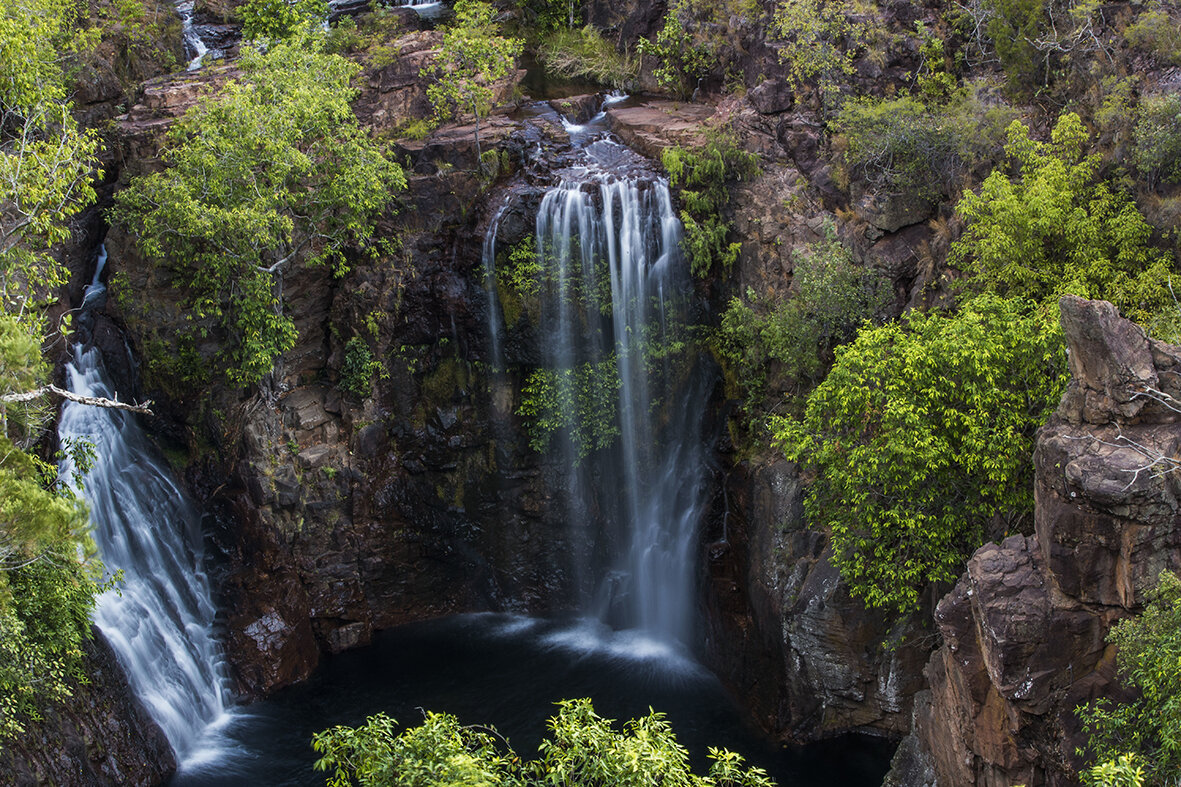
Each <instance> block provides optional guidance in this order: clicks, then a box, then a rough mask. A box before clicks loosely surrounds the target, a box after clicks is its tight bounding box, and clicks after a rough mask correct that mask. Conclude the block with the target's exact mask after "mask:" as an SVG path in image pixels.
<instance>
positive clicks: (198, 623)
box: [58, 250, 231, 765]
mask: <svg viewBox="0 0 1181 787" xmlns="http://www.w3.org/2000/svg"><path fill="white" fill-rule="evenodd" d="M105 259H106V252H105V250H104V251H102V252H101V253H100V258H99V263H100V267H99V271H98V272H96V274H95V277H94V281H93V282H92V284H91V285H90V286H89V287H88V288H87V291H86V294H85V297H84V299H83V309H84V310H86V309H87V308H92V307H94V306H96V305H99V304H100V303H101V301H102V299H103V297H104V292H103V285H102V284H100V283H99V274H100V273H101V264H102V262H104V261H105ZM67 378H68V386H69V390H71V391H72V392H74V393H77V394H81V395H84V396H96V397H107V398H113V397H114V390H113V386H112V385H111V383H110V380H109V378H108V377H107V374H106V372H105V370H104V368H103V361H102V354H101V352H100V351H99V350H98V349H96V348H93V347H92V348H89V349H86V348H84V347H83V346H82V345H81V344H78V345H75V347H74V358H73V360H72V361H71V362H70V364H69V366H68V367H67ZM58 434H59V435H60V437H61V439H62V441H63V444H65V443H67V441H72V440H87V441H90V442H91V443H92V444H93V445H94V449H95V457H96V458H95V460H94V462H93V464H92V466H91V467H90V468H89V470H88V471H87V472H85V473H84V474H83V481H82V489H81V493H82V496H83V497H84V499H85V500H86V503H87V505H88V506H89V508H90V518H91V523H92V525H93V529H94V539H95V542H96V543H97V545H98V548H99V554H100V555H101V557H102V559H103V563H104V564H105V565H106V567H107V569H108V570H109V571H112V572H113V571H116V570H120V571H122V572H123V581H122V582H121V583H120V585H119V587H118V589H117V590H113V591H109V592H107V593H105V594H103V595H102V597H100V598H99V600H98V607H97V610H96V611H95V623H96V624H97V625H98V627H99V628H100V629H101V630H102V632H103V634H104V635H105V636H106V638H107V639H108V640H109V641H110V643H111V646H112V647H113V648H114V650H115V652H116V654H117V656H118V658H119V663H120V664H121V665H122V666H123V668H124V670H125V672H126V673H127V677H128V681H129V682H130V684H131V687H132V690H133V691H134V692H135V694H136V696H138V697H139V699H140V700H141V701H142V702H143V703H144V706H145V707H146V708H147V709H148V712H149V713H150V714H151V716H152V718H153V719H154V720H155V721H156V723H157V724H159V725H160V728H161V729H162V730H163V731H164V734H165V735H166V736H167V738H168V742H169V743H170V744H171V745H172V748H173V750H174V751H175V752H176V754H177V759H178V760H179V761H181V762H182V764H185V765H190V764H194V762H195V761H197V760H200V759H202V758H203V757H204V756H210V757H214V756H216V754H217V750H216V749H215V748H210V745H209V741H208V736H207V732H208V731H209V729H210V728H211V727H212V726H213V725H218V726H220V724H221V723H224V722H226V721H228V720H229V718H230V717H231V714H230V710H229V708H230V694H229V689H228V684H227V681H226V676H225V670H224V665H223V661H222V656H221V652H220V649H219V647H218V644H217V642H216V640H215V638H214V636H213V619H214V613H215V609H214V606H213V603H212V600H211V593H210V586H209V580H208V577H207V576H206V573H205V570H204V568H203V548H202V536H201V513H200V511H199V510H198V509H197V507H196V505H195V504H194V503H193V502H192V501H191V500H190V499H189V497H188V496H187V495H186V494H185V492H184V491H183V490H182V489H181V488H180V487H179V486H178V485H177V484H176V482H175V481H173V479H172V476H171V473H170V472H169V471H168V469H167V467H166V465H165V464H164V463H163V461H162V460H161V459H160V458H158V456H157V453H156V451H155V449H154V448H153V446H152V445H151V443H150V442H149V440H148V438H147V435H146V434H145V433H144V432H143V430H142V429H141V428H140V426H139V424H138V423H137V422H136V420H135V416H134V415H133V414H130V413H127V412H123V411H119V410H114V409H107V408H99V407H91V406H87V405H83V404H78V403H74V402H67V403H66V404H65V406H64V407H63V409H62V414H61V419H60V421H59V425H58ZM74 471H75V467H74V465H73V462H72V461H71V460H70V459H68V458H67V459H66V460H64V461H63V462H62V466H61V468H60V472H61V475H62V477H63V478H65V479H72V478H73V477H74Z"/></svg>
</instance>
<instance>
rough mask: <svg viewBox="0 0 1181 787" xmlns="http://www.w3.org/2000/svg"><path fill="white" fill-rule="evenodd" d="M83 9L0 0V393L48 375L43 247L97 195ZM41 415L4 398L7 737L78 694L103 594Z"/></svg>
mask: <svg viewBox="0 0 1181 787" xmlns="http://www.w3.org/2000/svg"><path fill="white" fill-rule="evenodd" d="M84 12H85V6H83V5H80V4H77V3H75V2H72V0H13V1H12V2H6V3H4V4H0V63H3V64H4V67H0V118H2V119H3V122H2V123H0V397H7V396H9V395H12V394H27V393H30V392H32V391H36V390H37V388H38V386H40V385H41V384H42V383H43V382H44V380H45V377H46V371H47V370H46V365H45V363H44V361H43V359H42V355H41V347H42V343H43V341H44V336H43V333H44V325H43V323H42V320H41V315H40V312H39V310H38V309H37V308H35V307H36V306H37V305H38V303H37V302H38V299H39V298H38V296H39V295H42V294H50V293H52V292H53V290H55V289H56V288H57V287H58V286H59V285H61V284H62V283H63V281H64V280H65V271H64V269H63V268H62V266H61V265H59V264H58V263H57V262H56V261H55V260H54V259H53V258H52V257H51V256H50V255H49V254H48V253H47V252H48V250H49V247H50V246H52V245H53V244H55V243H59V242H61V241H64V240H66V239H67V238H68V237H69V235H70V230H69V226H68V223H67V222H68V220H69V219H70V217H71V216H72V215H73V214H74V213H76V212H77V211H79V210H81V209H82V208H84V207H86V206H87V205H89V204H91V203H92V202H93V201H94V198H95V192H94V189H93V187H92V185H91V178H92V177H94V176H95V175H96V172H95V167H96V163H97V157H98V152H99V145H98V141H97V138H96V136H95V135H94V134H93V133H91V132H89V131H82V130H80V129H79V128H78V126H77V124H76V123H75V121H74V119H73V117H72V116H71V114H70V111H71V106H70V104H69V103H67V102H66V97H67V93H68V87H67V85H68V81H69V75H70V71H71V70H72V68H73V66H74V63H75V61H76V58H77V57H78V55H80V54H81V53H83V52H84V51H86V50H87V49H88V48H89V47H90V46H91V44H93V43H94V41H95V37H94V35H93V32H92V31H89V30H86V29H85V28H84V27H83V25H82V23H83V21H84V17H83V13H84ZM18 66H19V67H18ZM47 410H48V408H47V407H46V406H45V405H44V403H43V402H41V401H39V400H37V399H34V400H32V401H28V402H18V401H10V402H5V401H3V400H2V399H0V740H2V739H5V738H8V737H10V736H12V735H15V734H17V733H19V732H21V731H22V730H23V729H24V727H25V724H26V723H27V721H28V720H30V719H34V720H35V719H37V718H38V717H39V709H40V708H42V707H44V705H45V704H46V703H48V702H52V701H55V700H60V699H63V698H65V697H68V696H69V695H70V687H71V684H72V683H73V682H74V681H75V680H77V679H79V678H80V677H81V676H80V673H79V669H80V665H81V658H82V651H81V647H82V642H83V641H84V640H85V639H86V638H88V637H89V636H90V612H91V610H92V608H93V606H94V598H95V596H96V595H97V594H98V593H99V592H100V590H101V588H100V586H99V585H98V584H97V583H96V581H95V577H96V576H98V574H99V573H101V571H102V566H101V565H100V564H99V563H98V561H97V560H95V559H93V544H92V543H91V541H90V537H89V533H88V530H87V528H88V522H87V516H86V510H85V507H84V506H83V505H82V504H81V503H80V502H79V501H78V500H76V499H75V498H74V497H73V495H72V494H71V493H70V491H69V489H68V487H65V486H64V485H62V484H60V483H58V480H57V468H56V467H55V466H54V465H53V464H52V463H50V462H46V461H44V460H42V459H40V458H39V457H37V456H36V455H34V454H33V453H32V452H31V450H30V449H31V447H32V446H33V445H34V443H36V441H37V440H38V439H39V438H40V436H41V434H42V428H43V425H44V422H45V418H46V416H47Z"/></svg>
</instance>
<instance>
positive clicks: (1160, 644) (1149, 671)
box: [1075, 571, 1181, 787]
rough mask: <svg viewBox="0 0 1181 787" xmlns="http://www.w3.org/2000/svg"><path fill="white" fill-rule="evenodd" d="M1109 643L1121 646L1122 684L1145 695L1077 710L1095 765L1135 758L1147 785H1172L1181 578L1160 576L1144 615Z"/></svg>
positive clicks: (1179, 718) (1180, 754) (1176, 760)
mask: <svg viewBox="0 0 1181 787" xmlns="http://www.w3.org/2000/svg"><path fill="white" fill-rule="evenodd" d="M1107 641H1108V642H1111V643H1114V644H1115V645H1116V648H1117V650H1116V664H1117V666H1118V668H1119V676H1120V679H1121V681H1122V682H1123V683H1124V684H1125V685H1126V686H1128V687H1129V688H1132V689H1135V690H1136V691H1138V692H1139V694H1140V696H1139V698H1138V699H1136V700H1133V701H1132V702H1129V703H1127V704H1122V705H1120V704H1116V703H1113V702H1111V701H1110V700H1107V699H1101V700H1098V701H1095V702H1092V703H1089V704H1087V705H1084V706H1081V707H1079V708H1078V709H1077V710H1076V711H1075V712H1076V713H1077V715H1078V717H1079V719H1080V720H1081V721H1082V724H1083V729H1084V731H1085V732H1086V733H1087V735H1088V737H1089V740H1088V745H1087V750H1088V752H1089V753H1090V754H1091V756H1092V757H1093V759H1094V760H1095V761H1098V762H1100V763H1107V762H1110V761H1114V762H1115V763H1116V765H1117V766H1118V765H1119V761H1120V760H1122V759H1123V755H1128V754H1134V755H1135V762H1136V764H1137V766H1143V769H1144V771H1145V773H1146V775H1145V777H1144V783H1145V784H1149V785H1153V787H1157V785H1161V786H1162V787H1163V785H1168V784H1173V783H1174V779H1175V777H1176V775H1177V774H1178V773H1181V670H1178V669H1177V665H1178V663H1181V579H1178V578H1177V576H1176V575H1175V574H1173V573H1171V572H1168V571H1164V572H1161V575H1160V580H1159V582H1158V584H1157V586H1156V588H1155V589H1153V590H1152V591H1151V592H1150V593H1149V594H1148V596H1147V603H1146V604H1145V607H1144V612H1143V613H1141V614H1140V615H1138V616H1136V617H1131V618H1125V619H1124V620H1121V621H1120V622H1119V623H1117V624H1116V625H1115V627H1114V628H1112V630H1111V632H1110V633H1109V634H1108V635H1107ZM1128 766H1129V768H1128V769H1130V768H1131V766H1132V763H1131V762H1128ZM1099 767H1100V768H1105V767H1107V766H1106V765H1101V766H1099ZM1137 769H1139V768H1137ZM1121 783H1122V782H1121Z"/></svg>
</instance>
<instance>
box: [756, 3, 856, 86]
mask: <svg viewBox="0 0 1181 787" xmlns="http://www.w3.org/2000/svg"><path fill="white" fill-rule="evenodd" d="M852 14H853V8H852V5H851V4H850V3H849V2H848V1H847V0H782V1H781V2H780V3H779V5H777V6H776V7H775V19H774V22H773V26H772V30H773V32H774V33H775V35H776V36H777V37H778V38H779V39H781V40H782V42H783V45H782V47H781V48H780V50H779V60H780V62H782V63H783V64H784V65H785V66H786V67H787V76H788V78H789V79H790V80H791V81H792V83H793V84H794V85H795V87H796V89H797V90H798V89H800V88H801V87H803V85H804V84H805V83H807V82H811V81H813V80H815V81H816V83H817V85H818V86H819V88H820V91H821V92H822V93H827V92H830V91H832V90H833V89H834V88H835V87H836V83H837V81H838V80H839V79H840V78H841V77H842V76H849V75H851V74H853V73H854V68H853V61H854V59H855V57H856V55H857V53H858V52H859V51H860V50H861V49H863V48H864V47H865V45H866V43H867V42H868V41H869V38H870V35H871V32H872V31H871V29H870V26H869V25H867V24H862V23H856V22H854V21H853V19H852Z"/></svg>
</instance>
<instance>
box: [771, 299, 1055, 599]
mask: <svg viewBox="0 0 1181 787" xmlns="http://www.w3.org/2000/svg"><path fill="white" fill-rule="evenodd" d="M1065 380H1066V372H1065V362H1064V351H1063V343H1062V337H1061V332H1060V330H1059V329H1058V327H1057V321H1050V320H1047V319H1046V318H1044V317H1043V316H1042V315H1041V314H1040V313H1039V312H1037V311H1035V310H1034V308H1033V307H1032V305H1031V304H1028V303H1025V302H1021V301H1016V300H1004V299H1001V298H998V297H996V296H993V295H984V296H981V297H979V298H977V299H974V300H972V301H969V302H967V303H965V304H964V305H963V306H962V307H961V309H960V311H959V312H957V313H955V314H951V315H943V314H935V313H930V314H925V313H920V312H909V313H908V314H907V315H905V316H904V317H903V319H902V320H900V321H898V322H895V323H889V324H886V325H883V326H880V327H868V326H867V327H865V328H863V329H862V330H861V331H860V333H858V335H857V338H856V339H854V340H853V342H851V343H850V344H847V345H845V346H844V347H841V348H838V349H837V351H836V363H835V365H834V366H833V369H832V371H831V372H830V373H829V375H828V377H827V378H825V380H824V382H823V383H821V384H820V386H819V387H817V388H816V390H815V391H814V392H813V393H812V394H811V395H810V396H809V397H808V403H807V408H806V411H805V414H804V417H803V419H802V420H796V419H794V418H775V419H773V421H772V431H773V433H774V436H775V439H776V441H777V443H778V444H779V445H780V446H782V447H783V449H784V451H785V452H786V454H787V456H788V458H789V459H792V460H794V461H799V462H801V463H803V465H804V466H805V467H806V468H807V469H808V471H809V472H810V473H811V474H812V475H813V476H814V480H812V482H811V484H810V486H809V489H808V495H807V498H806V500H805V511H806V513H807V516H808V519H809V521H810V522H811V524H812V526H813V527H816V528H819V529H822V530H825V531H827V532H828V533H829V535H830V538H831V543H832V548H833V562H834V564H835V565H836V566H837V568H838V569H840V572H841V575H842V577H844V579H845V581H846V582H847V583H848V585H849V587H850V589H851V591H852V592H853V593H854V594H855V595H857V596H859V597H861V598H862V599H864V600H865V602H866V604H868V605H869V606H873V607H884V608H888V609H893V610H899V611H904V610H908V609H913V608H915V607H916V606H917V605H918V601H919V592H920V591H921V590H922V588H923V587H925V586H926V585H927V584H928V583H930V582H933V581H952V580H954V579H955V578H956V577H957V576H958V575H959V573H960V572H961V571H962V570H963V564H964V561H965V560H966V559H967V557H968V556H969V555H970V554H971V553H972V551H973V550H974V549H975V548H976V547H978V546H979V545H980V544H981V543H983V541H984V538H985V535H986V534H988V533H990V532H994V531H995V530H997V529H1002V530H1009V529H1016V528H1017V527H1018V526H1019V525H1020V524H1021V522H1022V521H1023V520H1025V519H1026V518H1027V517H1028V515H1029V513H1030V511H1031V510H1032V508H1033V463H1032V461H1031V457H1032V455H1033V438H1034V432H1035V431H1036V430H1037V428H1038V427H1039V426H1041V424H1042V423H1043V422H1044V421H1045V419H1046V417H1047V416H1048V415H1049V414H1050V412H1052V411H1053V409H1054V407H1055V406H1056V405H1057V403H1058V400H1059V398H1060V396H1061V393H1062V389H1063V386H1064V384H1065ZM998 526H999V527H998Z"/></svg>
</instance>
